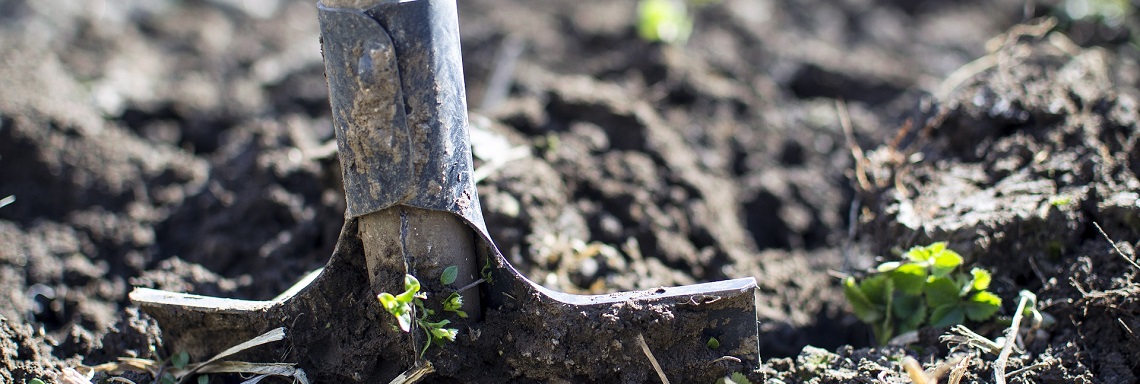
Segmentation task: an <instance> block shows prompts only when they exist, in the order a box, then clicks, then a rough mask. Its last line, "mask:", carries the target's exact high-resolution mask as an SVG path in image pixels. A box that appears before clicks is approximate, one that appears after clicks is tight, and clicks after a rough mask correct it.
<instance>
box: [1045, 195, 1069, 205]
mask: <svg viewBox="0 0 1140 384" xmlns="http://www.w3.org/2000/svg"><path fill="white" fill-rule="evenodd" d="M1072 202H1073V198H1072V197H1069V196H1063V195H1057V196H1053V197H1050V198H1049V204H1050V205H1052V206H1054V207H1057V208H1062V207H1064V206H1066V205H1069V204H1071V203H1072Z"/></svg>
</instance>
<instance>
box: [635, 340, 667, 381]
mask: <svg viewBox="0 0 1140 384" xmlns="http://www.w3.org/2000/svg"><path fill="white" fill-rule="evenodd" d="M637 343H638V344H641V351H642V352H645V356H647V357H649V363H651V364H653V370H654V371H657V377H660V378H661V383H663V384H669V378H668V377H666V376H665V371H664V370H662V369H661V364H660V363H658V362H657V358H656V357H653V351H650V350H649V344H646V343H645V336H643V335H642V334H640V333H638V334H637Z"/></svg>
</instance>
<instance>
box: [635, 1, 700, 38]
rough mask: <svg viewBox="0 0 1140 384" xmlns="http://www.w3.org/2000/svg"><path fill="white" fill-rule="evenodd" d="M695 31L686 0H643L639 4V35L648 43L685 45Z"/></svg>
mask: <svg viewBox="0 0 1140 384" xmlns="http://www.w3.org/2000/svg"><path fill="white" fill-rule="evenodd" d="M692 31H693V20H692V18H690V17H689V9H688V5H686V4H685V2H684V0H641V1H640V2H639V3H638V4H637V34H638V35H640V36H641V38H642V39H645V40H646V41H654V42H656V41H660V42H664V43H669V44H683V43H684V42H685V41H686V40H688V39H689V33H691V32H692Z"/></svg>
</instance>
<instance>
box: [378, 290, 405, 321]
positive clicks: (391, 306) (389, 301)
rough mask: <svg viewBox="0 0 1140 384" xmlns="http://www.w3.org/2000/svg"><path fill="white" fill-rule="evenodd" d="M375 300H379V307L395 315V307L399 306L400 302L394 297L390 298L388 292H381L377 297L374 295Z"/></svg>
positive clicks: (390, 295)
mask: <svg viewBox="0 0 1140 384" xmlns="http://www.w3.org/2000/svg"><path fill="white" fill-rule="evenodd" d="M376 299H377V300H380V305H381V306H383V307H384V309H385V310H387V311H388V313H391V314H393V315H395V314H396V312H395V311H396V307H399V306H400V302H399V301H398V300H396V296H392V294H391V293H388V292H381V293H380V294H379V295H376Z"/></svg>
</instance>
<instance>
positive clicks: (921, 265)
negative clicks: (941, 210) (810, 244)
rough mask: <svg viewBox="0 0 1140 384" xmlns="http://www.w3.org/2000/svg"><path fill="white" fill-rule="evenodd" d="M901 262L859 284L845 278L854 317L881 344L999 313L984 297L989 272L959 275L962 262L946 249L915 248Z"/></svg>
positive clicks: (992, 298) (990, 297)
mask: <svg viewBox="0 0 1140 384" xmlns="http://www.w3.org/2000/svg"><path fill="white" fill-rule="evenodd" d="M904 257H905V258H906V260H905V262H898V261H892V262H886V263H883V264H880V265H879V267H878V268H877V273H874V274H872V275H871V276H868V277H866V278H864V279H863V281H856V280H855V278H853V277H848V278H847V279H845V280H844V282H843V286H844V287H843V293H844V295H845V296H847V301H848V302H850V303H851V307H852V309H854V311H855V316H856V317H858V318H859V320H861V321H863V322H864V323H867V324H869V325H871V328H872V329H873V330H874V332H875V339H876V341H878V342H879V343H880V344H886V343H887V342H888V341H890V340H891V338H893V337H894V336H895V335H898V334H901V333H905V332H909V331H913V330H916V329H918V328H919V327H921V326H923V325H928V326H931V327H936V328H942V327H949V326H952V325H955V324H961V323H962V322H963V321H965V320H966V319H970V320H973V321H985V320H987V319H989V318H990V317H992V316H993V315H994V313H996V312H997V310H998V308H1000V307H1001V298H999V297H997V296H996V295H994V294H993V293H991V292H989V291H987V289H988V288H989V286H990V281H991V280H992V278H991V276H990V273H989V271H986V270H984V269H981V268H974V269H971V270H970V272H969V273H965V272H961V271H958V269H959V267H961V265H962V256H960V255H958V253H957V252H954V251H953V250H950V249H947V248H946V243H944V242H938V243H934V244H931V245H929V246H925V247H914V248H911V249H910V250H909V251H907V252H906V254H904Z"/></svg>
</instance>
